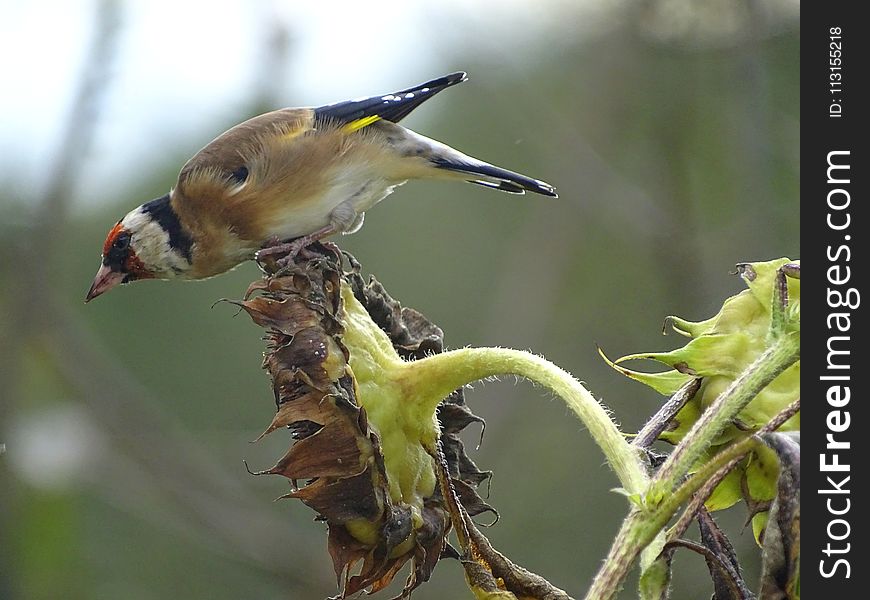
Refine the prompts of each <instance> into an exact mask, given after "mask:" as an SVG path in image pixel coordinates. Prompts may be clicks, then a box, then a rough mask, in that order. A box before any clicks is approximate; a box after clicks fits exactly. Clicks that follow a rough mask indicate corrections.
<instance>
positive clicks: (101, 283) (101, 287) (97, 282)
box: [85, 265, 124, 302]
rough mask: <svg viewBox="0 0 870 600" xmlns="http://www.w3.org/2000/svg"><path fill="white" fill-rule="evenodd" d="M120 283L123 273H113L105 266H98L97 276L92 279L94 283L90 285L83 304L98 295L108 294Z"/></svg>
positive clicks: (122, 279)
mask: <svg viewBox="0 0 870 600" xmlns="http://www.w3.org/2000/svg"><path fill="white" fill-rule="evenodd" d="M122 281H124V274H123V273H119V272H118V271H113V270H112V269H111V268H110V267H107V266H106V265H102V266H100V270H99V271H97V276H96V277H94V283H92V284H91V289H89V290H88V295H87V296H85V302H90V301H91V300H93V299H94V298H96V297H97V296H99V295H100V294H104V293H106V292H108V291H109V290H110V289H112V288H113V287H115V286H116V285H118V284H119V283H121V282H122Z"/></svg>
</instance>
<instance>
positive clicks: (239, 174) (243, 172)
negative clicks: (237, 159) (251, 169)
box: [230, 165, 248, 183]
mask: <svg viewBox="0 0 870 600" xmlns="http://www.w3.org/2000/svg"><path fill="white" fill-rule="evenodd" d="M230 176H231V177H232V178H233V179H234V180H235V181H236V182H237V183H244V181H245V180H246V179H247V178H248V167H246V166H245V165H242V166H241V167H239V168H238V169H236V170H235V171H233V172H232V173H230Z"/></svg>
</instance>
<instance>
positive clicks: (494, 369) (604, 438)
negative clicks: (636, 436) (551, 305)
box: [405, 348, 648, 494]
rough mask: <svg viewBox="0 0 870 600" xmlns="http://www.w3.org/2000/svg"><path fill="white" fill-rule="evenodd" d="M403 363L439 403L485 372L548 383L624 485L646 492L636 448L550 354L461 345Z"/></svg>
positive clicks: (409, 374) (636, 491)
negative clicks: (583, 427) (548, 357)
mask: <svg viewBox="0 0 870 600" xmlns="http://www.w3.org/2000/svg"><path fill="white" fill-rule="evenodd" d="M405 368H406V369H407V377H408V379H410V380H412V382H411V383H413V380H414V379H416V378H417V377H423V378H425V379H426V381H427V383H428V390H427V392H428V394H429V395H430V397H431V398H432V399H433V400H434V401H435V402H436V404H437V402H439V401H440V400H441V399H442V398H444V397H446V396H447V395H448V394H450V392H452V391H453V390H454V389H456V388H458V387H461V386H463V385H465V384H467V383H470V382H473V381H477V380H479V379H485V378H487V377H494V376H501V375H518V376H520V377H523V378H525V379H528V380H530V381H533V382H534V383H537V384H539V385H542V386H544V387H546V388H547V389H549V390H550V391H552V392H553V393H554V394H556V395H557V396H559V398H561V399H562V400H564V402H565V403H566V404H567V405H568V407H569V408H570V409H571V410H572V411H573V412H574V414H576V415H577V417H578V418H579V419H580V420H581V421H582V422H583V424H584V425H585V426H586V427H587V428H588V429H589V433H590V434H591V435H592V438H593V439H594V440H595V442H596V443H597V444H598V446H599V447H600V448H601V450H602V452H604V456H605V457H606V458H607V461H608V462H609V463H610V466H611V468H612V469H613V470H614V472H615V473H616V476H617V477H618V478H619V481H620V483H621V484H622V486H623V488H625V490H626V491H627V492H628V493H629V494H642V493H644V492H645V490H646V486H647V483H648V476H647V473H646V469H645V468H644V466H643V462H642V460H641V457H640V454H639V452H638V450H637V449H636V448H633V447H632V446H631V445H630V444H629V443H628V442H627V441H626V438H625V436H624V435H623V434H622V432H620V431H619V429H618V428H617V426H616V425H615V424H614V422H613V421H612V420H611V419H610V416H609V414H608V411H607V409H605V408H604V406H602V405H601V404H600V403H599V402H598V401H597V400H596V399H595V397H594V396H593V395H592V393H591V392H589V390H587V389H586V388H585V387H583V385H582V384H581V383H580V382H579V381H577V380H576V379H574V377H573V376H572V375H571V374H570V373H568V372H567V371H564V370H562V369H560V368H559V367H557V366H556V365H554V364H553V363H551V362H549V361H547V360H546V359H544V358H542V357H540V356H536V355H534V354H531V353H529V352H523V351H520V350H511V349H507V348H462V349H459V350H453V351H451V352H444V353H442V354H435V355H433V356H429V357H427V358H424V359H422V360H418V361H414V362H412V363H408V364H407V365H406V367H405ZM433 382H435V383H433ZM436 397H437V400H435V398H436ZM433 410H434V407H433Z"/></svg>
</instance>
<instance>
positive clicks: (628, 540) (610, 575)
mask: <svg viewBox="0 0 870 600" xmlns="http://www.w3.org/2000/svg"><path fill="white" fill-rule="evenodd" d="M799 358H800V336H799V334H787V335H783V336H781V337H779V338H777V340H776V341H775V342H774V344H773V345H772V346H770V347H769V348H768V349H767V350H766V351H765V352H764V353H763V354H762V355H761V356H759V357H758V358H757V359H756V360H755V361H754V362H753V363H752V364H751V365H750V366H749V367H747V369H746V370H745V371H744V372H743V373H741V374H740V376H739V377H738V378H737V379H735V380H734V382H733V383H732V384H731V385H730V386H729V387H728V388H727V389H726V390H725V391H724V392H722V394H721V395H720V396H719V397H718V398H717V399H716V401H715V402H713V404H712V405H711V406H710V407H709V408H708V409H707V410H705V411H704V413H702V415H701V417H700V418H699V419H698V421H697V422H696V423H695V425H694V427H692V429H691V430H690V431H689V433H687V434H686V437H684V438H683V440H682V441H681V442H680V444H679V445H678V446H677V448H676V449H675V450H674V452H673V453H672V454H671V455H670V457H668V460H667V461H665V463H664V464H663V465H662V467H661V468H660V469H659V471H658V473H656V475H655V477H654V478H653V480H652V482H651V483H650V487H649V489H650V493H649V494H648V495H647V499H649V500H651V502H650V503H649V504H648V505H647V506H646V507H645V508H641V509H638V508H635V509H633V510H632V512H631V513H629V515H628V517H627V518H626V519H625V521H624V522H623V524H622V527H621V528H620V530H619V533H618V534H617V536H616V539H615V540H614V542H613V545H612V546H611V548H610V552H609V554H608V556H607V558H606V559H605V561H604V565H603V566H602V567H601V570H600V571H599V572H598V574H597V575H596V576H595V580H594V581H593V582H592V587H591V588H590V589H589V592H588V593H587V595H586V600H605V599H608V598H613V597H614V596H615V595H616V593H617V592H618V591H619V589H620V587H621V586H622V582H623V581H624V579H625V577H626V576H627V575H628V573H629V571H630V570H631V568H632V566H633V565H634V562H635V560H636V559H637V556H638V555H639V554H640V553H641V551H643V550H644V548H646V547H647V546H648V545H649V544H650V543H651V542H652V541H653V540H654V539H655V538H656V536H659V535H661V532H662V529H663V528H664V527H665V526H666V525H667V523H668V521H669V520H670V519H671V517H672V516H673V515H674V513H675V512H676V511H677V509H678V508H679V507H680V505H681V504H682V503H683V502H685V501H686V500H688V498H689V497H690V496H691V495H692V494H694V493H695V491H697V490H698V488H700V487H701V486H702V485H703V484H704V481H706V479H707V478H708V477H710V476H711V475H712V474H713V473H715V472H716V470H718V468H719V467H721V466H722V465H723V464H725V463H726V462H728V461H729V460H730V459H732V458H734V457H735V456H736V455H738V454H739V453H740V452H744V453H745V451H746V447H744V446H743V445H742V443H741V444H735V445H734V446H732V447H731V448H729V449H727V450H726V451H724V452H722V453H721V454H720V455H717V457H716V460H715V461H712V463H711V464H707V465H704V466H702V467H701V469H700V470H699V471H698V472H697V473H696V474H695V475H694V476H692V477H690V478H689V479H687V480H686V481H684V482H683V483H682V485H679V487H678V488H677V489H676V490H675V489H674V488H675V487H676V486H677V484H678V483H679V482H680V481H681V480H682V479H683V478H684V477H685V476H686V474H687V473H688V472H689V470H690V469H691V468H692V467H693V466H694V465H695V463H696V462H697V461H698V459H699V458H700V457H701V455H702V454H703V452H704V451H705V450H706V449H707V448H709V446H710V444H711V442H712V441H713V440H714V439H715V438H716V436H717V435H719V433H720V432H721V431H722V430H723V429H724V428H725V426H726V425H727V424H728V423H730V422H731V420H732V419H733V418H734V417H735V416H736V415H737V413H739V412H740V411H741V410H743V408H744V407H745V406H746V405H747V404H749V402H750V401H751V400H752V399H753V398H755V397H756V396H757V395H758V393H759V392H760V391H761V390H762V389H764V387H765V386H767V384H769V383H770V382H771V381H773V379H775V378H776V377H777V376H778V375H779V374H780V373H782V372H783V371H784V370H786V369H787V368H788V367H790V366H791V365H792V364H794V363H795V362H796V361H797V360H798V359H799ZM753 442H754V440H752V441H747V442H745V444H746V445H747V446H748V445H749V444H751V443H753Z"/></svg>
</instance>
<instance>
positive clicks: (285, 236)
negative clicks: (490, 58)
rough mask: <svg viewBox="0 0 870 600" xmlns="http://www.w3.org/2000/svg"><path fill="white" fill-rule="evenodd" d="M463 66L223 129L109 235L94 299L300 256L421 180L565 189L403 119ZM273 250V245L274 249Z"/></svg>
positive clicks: (454, 79) (460, 76)
mask: <svg viewBox="0 0 870 600" xmlns="http://www.w3.org/2000/svg"><path fill="white" fill-rule="evenodd" d="M465 80H466V75H465V73H453V74H451V75H447V76H445V77H440V78H438V79H434V80H432V81H429V82H427V83H424V84H422V85H418V86H416V87H412V88H409V89H406V90H402V91H400V92H395V93H393V94H386V95H383V96H373V97H371V98H364V99H361V100H350V101H347V102H339V103H336V104H330V105H327V106H321V107H319V108H285V109H281V110H276V111H273V112H269V113H266V114H263V115H260V116H258V117H254V118H252V119H249V120H247V121H245V122H244V123H241V124H239V125H236V126H235V127H233V128H232V129H230V130H229V131H226V132H225V133H223V134H221V135H220V136H218V137H217V138H216V139H215V140H214V141H212V142H211V143H209V144H208V145H207V146H205V147H204V148H203V149H202V150H200V151H199V152H197V153H196V154H195V155H194V156H193V158H191V159H190V160H189V161H187V164H185V165H184V167H183V168H182V169H181V172H180V174H179V175H178V181H177V183H176V184H175V187H173V188H172V189H171V190H170V192H169V193H168V194H166V195H165V196H162V197H160V198H157V199H156V200H152V201H150V202H146V203H145V204H142V205H141V206H139V207H137V208H135V209H133V210H132V211H130V212H129V213H127V215H126V216H125V217H124V218H123V219H121V220H120V221H118V223H117V224H116V225H115V226H114V227H113V228H112V229H111V231H109V235H108V237H107V238H106V241H105V244H104V245H103V253H102V264H101V266H100V269H99V271H98V272H97V275H96V277H95V278H94V282H93V285H91V288H90V290H89V291H88V294H87V297H86V300H85V301H86V302H87V301H90V300H93V299H94V298H96V297H97V296H99V295H100V294H103V293H105V292H107V291H108V290H110V289H112V288H113V287H115V286H116V285H118V284H119V283H128V282H130V281H136V280H139V279H203V278H206V277H212V276H214V275H218V274H220V273H223V272H225V271H227V270H229V269H232V268H233V267H235V266H236V265H238V264H240V263H242V262H244V261H246V260H250V259H252V258H255V256H256V255H257V253H258V251H262V252H265V253H269V252H270V251H271V248H269V247H270V246H271V247H275V246H276V244H278V243H279V242H281V241H283V242H288V241H290V240H293V241H292V242H291V243H290V244H284V245H283V246H279V248H281V249H282V250H284V251H286V252H289V253H290V254H291V255H293V254H295V253H297V252H299V251H300V250H301V249H302V248H303V247H304V246H306V245H307V244H310V243H311V242H313V241H315V240H319V239H321V238H324V237H326V236H329V235H332V234H335V233H353V232H355V231H357V230H358V229H359V228H360V226H362V223H363V218H364V216H365V212H366V211H367V210H368V209H370V208H371V207H373V206H374V205H375V204H377V203H378V202H380V201H381V200H383V199H384V198H385V197H386V196H388V195H389V194H390V193H391V192H392V191H393V190H394V189H395V188H396V187H397V186H399V185H402V184H403V183H405V182H406V181H407V180H409V179H421V178H435V179H456V180H465V181H469V182H471V183H476V184H479V185H483V186H487V187H491V188H495V189H498V190H502V191H504V192H510V193H514V194H522V193H524V192H525V191H530V192H535V193H538V194H543V195H546V196H553V197H555V196H556V192H555V190H554V188H553V186H551V185H550V184H548V183H545V182H543V181H539V180H537V179H532V178H530V177H526V176H525V175H520V174H519V173H514V172H512V171H508V170H506V169H502V168H500V167H496V166H493V165H491V164H488V163H485V162H483V161H480V160H478V159H476V158H472V157H471V156H468V155H466V154H463V153H461V152H459V151H458V150H454V149H453V148H451V147H449V146H447V145H445V144H442V143H441V142H438V141H435V140H432V139H429V138H427V137H424V136H422V135H420V134H418V133H415V132H413V131H411V130H410V129H406V128H405V127H402V126H400V125H398V122H399V121H401V120H402V119H403V118H404V117H405V116H407V115H408V114H409V113H410V112H411V111H412V110H414V109H415V108H416V107H417V106H419V105H420V104H422V103H423V102H425V101H426V100H428V99H429V98H431V97H432V96H434V95H435V94H437V93H438V92H440V91H441V90H443V89H446V88H448V87H450V86H452V85H455V84H457V83H461V82H463V81H465ZM263 248H266V250H263Z"/></svg>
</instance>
